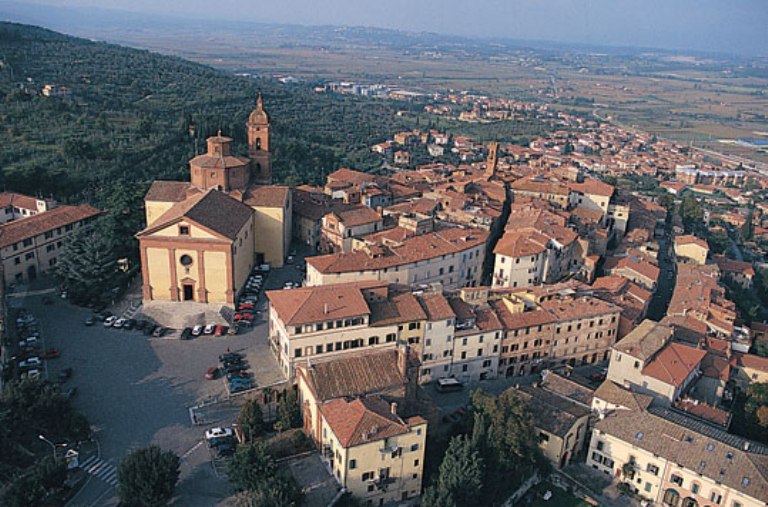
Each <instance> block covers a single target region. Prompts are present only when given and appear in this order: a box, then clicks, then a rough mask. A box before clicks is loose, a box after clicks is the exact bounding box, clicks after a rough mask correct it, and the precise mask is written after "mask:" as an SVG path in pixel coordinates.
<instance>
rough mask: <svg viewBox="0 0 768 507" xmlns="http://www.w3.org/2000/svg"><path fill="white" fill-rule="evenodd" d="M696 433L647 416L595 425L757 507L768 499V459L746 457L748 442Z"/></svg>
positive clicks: (620, 414) (616, 416)
mask: <svg viewBox="0 0 768 507" xmlns="http://www.w3.org/2000/svg"><path fill="white" fill-rule="evenodd" d="M653 410H654V412H656V410H655V409H653ZM658 412H659V413H665V411H663V410H662V411H658ZM667 412H668V411H667ZM680 417H681V418H685V416H680ZM686 419H687V418H686ZM693 427H694V425H693V424H686V425H682V424H678V423H676V422H672V421H671V420H668V419H667V418H665V417H660V416H658V415H655V414H651V413H650V412H644V411H632V412H630V411H626V412H625V411H616V412H613V413H612V414H609V415H608V416H606V417H605V418H604V419H602V420H599V421H597V423H596V424H595V429H596V430H598V431H602V432H605V433H607V434H608V435H611V436H613V437H615V438H618V439H620V440H622V441H624V442H627V443H629V444H631V445H633V446H635V447H639V448H641V449H643V450H645V451H647V452H649V453H652V454H655V455H658V456H661V457H663V458H665V459H667V460H669V461H671V462H672V463H678V464H680V465H682V466H684V467H685V468H687V469H688V470H691V471H693V472H697V473H700V474H702V475H704V476H706V477H708V478H710V479H711V480H713V481H717V482H719V483H722V484H724V485H726V486H728V487H730V488H733V489H735V490H737V491H740V492H742V493H745V494H747V495H749V496H751V497H752V498H754V499H757V500H758V501H759V502H762V501H764V500H765V499H766V498H768V456H767V455H765V454H756V453H752V452H745V451H744V450H743V446H744V442H747V441H745V440H744V439H742V438H739V437H734V436H732V435H729V434H728V433H726V432H725V431H722V430H717V429H714V428H712V429H707V428H706V425H703V424H700V425H695V427H696V428H697V429H693ZM698 428H701V429H698ZM756 445H757V444H754V446H756ZM702 464H703V466H702ZM745 478H746V479H747V480H746V481H745V480H744V479H745Z"/></svg>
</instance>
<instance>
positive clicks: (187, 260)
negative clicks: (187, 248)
mask: <svg viewBox="0 0 768 507" xmlns="http://www.w3.org/2000/svg"><path fill="white" fill-rule="evenodd" d="M179 262H181V265H182V266H184V267H189V266H190V265H192V257H190V256H189V255H187V254H184V255H182V256H181V258H180V259H179Z"/></svg>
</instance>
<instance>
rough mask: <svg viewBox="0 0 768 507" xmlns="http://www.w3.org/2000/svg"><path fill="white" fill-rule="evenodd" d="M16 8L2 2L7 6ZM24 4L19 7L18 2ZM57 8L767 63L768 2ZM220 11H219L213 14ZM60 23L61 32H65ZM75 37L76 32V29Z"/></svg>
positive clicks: (119, 1)
mask: <svg viewBox="0 0 768 507" xmlns="http://www.w3.org/2000/svg"><path fill="white" fill-rule="evenodd" d="M13 3H14V2H5V1H0V5H2V4H6V5H9V4H10V5H12V4H13ZM15 3H16V4H18V2H15ZM34 4H38V5H51V6H57V7H77V8H99V9H116V10H122V11H129V12H134V13H139V14H145V15H163V16H170V17H178V18H198V19H201V18H206V17H207V18H209V19H211V20H221V21H227V20H231V21H234V20H237V21H252V22H263V23H287V24H301V25H310V26H312V25H347V26H368V27H379V28H390V29H399V30H407V31H417V32H421V31H426V32H435V33H439V34H445V35H459V36H465V37H483V38H488V37H491V38H507V39H520V40H530V41H542V42H544V41H551V42H559V43H573V44H590V45H604V46H630V47H648V48H659V49H669V50H675V51H686V50H688V51H707V52H719V53H735V54H741V55H750V56H768V29H767V27H768V1H766V0H731V2H727V3H726V2H722V0H666V1H665V0H547V1H543V0H507V1H504V0H475V1H473V2H458V1H456V0H444V1H442V2H434V1H422V2H413V1H412V0H390V1H389V2H387V3H376V4H368V3H366V2H360V1H359V0H358V1H357V2H353V1H350V0H326V1H325V2H323V3H322V4H321V5H319V4H318V3H317V2H315V1H312V0H283V1H281V2H258V3H256V4H255V5H254V2H252V1H248V0H219V1H218V2H216V3H215V4H211V3H210V2H207V1H204V0H184V1H179V0H176V1H166V2H157V1H156V0H35V1H34V2H33V4H29V3H26V2H25V3H24V4H23V5H24V6H25V7H26V8H33V6H34ZM213 7H215V10H214V11H212V9H213ZM66 28H67V27H66V26H61V23H59V25H58V26H56V27H55V29H63V30H65V29H66ZM71 28H72V29H76V28H77V26H72V27H71Z"/></svg>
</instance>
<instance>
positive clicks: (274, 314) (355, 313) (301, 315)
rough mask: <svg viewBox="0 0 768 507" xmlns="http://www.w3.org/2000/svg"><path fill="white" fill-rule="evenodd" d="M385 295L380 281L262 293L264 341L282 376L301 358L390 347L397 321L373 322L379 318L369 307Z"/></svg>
mask: <svg viewBox="0 0 768 507" xmlns="http://www.w3.org/2000/svg"><path fill="white" fill-rule="evenodd" d="M387 295H388V286H387V284H386V283H381V282H360V283H348V284H337V285H330V286H323V287H302V288H298V289H292V290H276V291H269V292H267V298H268V299H269V303H270V306H269V337H270V345H271V347H272V351H273V353H274V354H275V356H276V358H277V361H278V364H279V365H280V368H281V369H282V370H283V374H284V375H285V376H286V378H288V379H292V378H293V377H294V373H295V364H296V362H297V361H306V359H307V358H309V359H310V360H311V359H312V358H314V357H315V356H318V357H319V358H330V357H332V356H338V355H342V354H346V353H349V352H359V349H363V348H371V349H375V348H384V347H387V348H394V347H395V346H396V344H397V332H398V325H397V324H396V323H392V324H388V325H384V326H374V323H375V322H376V320H377V317H379V316H378V315H375V314H374V312H373V311H372V309H371V307H370V306H369V302H373V301H376V300H380V299H384V298H386V297H387Z"/></svg>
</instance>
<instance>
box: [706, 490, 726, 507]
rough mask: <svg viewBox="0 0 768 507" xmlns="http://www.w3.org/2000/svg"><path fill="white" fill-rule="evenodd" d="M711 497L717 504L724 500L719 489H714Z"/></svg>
mask: <svg viewBox="0 0 768 507" xmlns="http://www.w3.org/2000/svg"><path fill="white" fill-rule="evenodd" d="M709 499H710V500H711V501H713V502H715V503H716V504H717V505H720V502H722V501H723V495H721V494H720V493H718V492H717V491H713V492H712V494H710V495H709Z"/></svg>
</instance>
